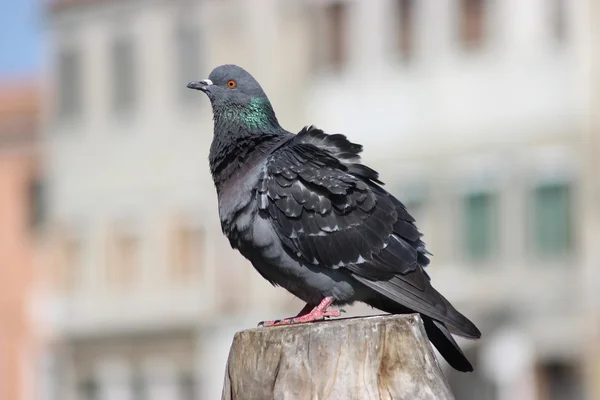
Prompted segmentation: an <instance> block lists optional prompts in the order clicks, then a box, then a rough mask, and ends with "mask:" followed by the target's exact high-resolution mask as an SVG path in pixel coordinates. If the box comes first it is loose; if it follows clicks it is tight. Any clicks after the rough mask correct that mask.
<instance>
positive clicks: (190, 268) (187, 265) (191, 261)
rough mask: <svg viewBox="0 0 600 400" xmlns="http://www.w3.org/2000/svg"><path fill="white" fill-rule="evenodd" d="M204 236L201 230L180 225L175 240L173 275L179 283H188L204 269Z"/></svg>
mask: <svg viewBox="0 0 600 400" xmlns="http://www.w3.org/2000/svg"><path fill="white" fill-rule="evenodd" d="M203 250H204V235H203V232H202V230H201V229H200V228H195V227H190V226H186V225H180V226H179V227H177V228H176V230H175V235H174V240H173V260H172V268H173V269H172V274H173V278H174V279H175V280H178V281H182V282H185V281H188V280H189V279H191V278H194V277H197V276H198V271H199V269H200V268H201V267H202V264H203V260H202V256H203V253H204V251H203Z"/></svg>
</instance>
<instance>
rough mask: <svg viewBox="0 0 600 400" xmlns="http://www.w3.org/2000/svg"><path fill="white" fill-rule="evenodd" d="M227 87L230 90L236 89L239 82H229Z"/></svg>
mask: <svg viewBox="0 0 600 400" xmlns="http://www.w3.org/2000/svg"><path fill="white" fill-rule="evenodd" d="M227 87H228V88H229V89H235V88H236V87H237V82H236V81H234V80H233V79H232V80H230V81H228V82H227Z"/></svg>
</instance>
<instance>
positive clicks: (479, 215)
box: [464, 193, 498, 260]
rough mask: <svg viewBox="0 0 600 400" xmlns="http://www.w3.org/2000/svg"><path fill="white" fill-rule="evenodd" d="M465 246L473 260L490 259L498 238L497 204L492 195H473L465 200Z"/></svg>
mask: <svg viewBox="0 0 600 400" xmlns="http://www.w3.org/2000/svg"><path fill="white" fill-rule="evenodd" d="M464 201H465V202H464V218H465V219H464V245H465V252H466V254H467V255H468V256H469V257H470V258H473V259H478V260H481V259H486V258H489V257H490V256H491V255H492V253H493V251H494V247H495V240H496V238H497V235H496V233H497V232H496V231H497V229H498V226H497V219H496V218H497V202H496V198H495V196H494V195H493V194H491V193H472V194H469V195H467V196H466V198H465V200H464Z"/></svg>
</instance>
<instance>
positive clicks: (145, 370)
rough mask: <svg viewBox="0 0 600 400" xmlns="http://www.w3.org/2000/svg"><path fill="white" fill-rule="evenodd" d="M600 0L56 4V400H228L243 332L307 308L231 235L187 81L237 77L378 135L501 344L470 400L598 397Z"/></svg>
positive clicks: (202, 115) (373, 151)
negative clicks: (593, 343) (235, 342)
mask: <svg viewBox="0 0 600 400" xmlns="http://www.w3.org/2000/svg"><path fill="white" fill-rule="evenodd" d="M592 3H593V2H591V1H590V2H588V1H581V2H567V1H560V0H554V1H541V0H536V1H529V2H522V1H517V0H510V1H502V2H500V1H491V0H463V1H455V2H450V1H444V2H441V3H440V2H437V1H433V0H420V1H415V0H381V1H377V2H373V1H365V0H347V1H333V0H332V1H329V0H328V1H316V0H306V1H274V0H247V1H239V0H238V1H235V0H230V1H218V2H217V1H175V2H171V1H161V0H131V1H127V2H99V1H77V0H75V1H58V2H55V3H54V4H53V6H52V7H51V9H50V11H49V17H48V18H49V21H48V22H49V24H48V30H49V38H50V40H49V43H50V47H49V57H48V59H49V60H50V65H49V66H48V67H49V68H48V72H49V77H50V80H51V82H52V83H53V90H52V91H51V92H50V94H49V97H48V98H46V99H45V102H44V104H45V108H44V138H43V144H44V149H45V163H46V164H45V165H46V167H47V174H46V175H47V176H46V179H47V187H48V190H47V191H48V195H47V197H48V224H47V225H48V229H47V235H46V240H47V249H48V254H49V255H48V260H50V261H49V262H48V269H49V271H51V275H52V276H53V279H52V282H53V287H52V290H50V291H49V292H48V293H47V294H46V298H45V301H44V302H43V306H42V305H40V309H41V314H42V315H44V316H46V317H45V318H47V320H46V324H47V325H48V326H51V327H52V329H51V330H50V331H51V333H50V334H49V337H48V342H49V344H50V346H49V347H48V349H49V350H48V356H47V359H48V362H47V365H48V366H47V369H46V370H45V371H46V372H45V373H46V376H47V377H48V379H47V381H48V382H50V383H49V386H47V389H46V390H45V392H46V394H47V396H48V398H49V399H55V398H60V399H79V398H81V399H95V398H99V399H107V398H110V399H113V398H118V399H121V398H122V399H142V398H161V399H163V398H170V399H188V398H190V399H191V398H215V397H217V396H218V395H219V392H220V387H221V383H222V376H223V367H224V364H225V358H226V354H227V350H228V347H229V344H230V341H231V337H232V334H233V332H235V331H236V330H237V329H241V328H244V327H250V326H253V324H255V323H256V322H257V321H259V320H261V319H267V318H271V317H272V316H273V314H275V315H276V316H285V315H286V314H289V313H292V312H295V311H297V310H296V308H299V307H300V306H301V304H300V303H299V302H298V301H296V300H294V299H292V298H291V296H290V295H288V294H286V293H284V292H283V291H282V290H281V289H273V288H270V286H269V285H268V284H267V283H265V282H264V281H263V280H262V278H260V276H259V275H258V274H256V273H255V272H254V271H253V270H252V268H251V267H250V266H249V264H248V263H247V262H246V261H244V260H243V259H242V258H241V256H239V255H238V254H237V253H234V252H232V251H231V250H229V245H228V243H227V242H226V240H225V238H223V237H222V235H221V233H220V227H219V224H218V219H217V212H216V196H215V194H214V190H213V187H212V182H211V180H210V176H209V174H208V165H207V161H206V157H207V154H208V147H209V144H210V140H211V132H212V120H211V115H210V107H209V105H208V101H207V100H206V99H204V98H203V96H201V95H199V94H198V93H195V92H193V91H189V90H186V89H185V85H186V83H187V82H188V81H190V80H196V79H201V78H205V77H206V75H208V73H209V72H210V70H212V68H213V67H214V66H216V65H219V64H223V63H236V64H239V65H242V66H244V67H245V68H246V69H248V70H249V71H251V72H252V73H253V74H254V75H255V77H256V78H257V79H258V80H259V81H260V82H261V83H262V85H263V87H264V89H265V91H266V92H267V93H268V94H269V97H270V99H271V101H272V103H273V104H274V107H275V109H276V111H277V113H278V118H279V120H280V122H281V123H282V125H284V126H285V127H286V128H288V129H290V130H292V131H298V130H300V128H302V126H303V125H306V124H311V123H312V124H316V125H317V126H319V127H320V128H323V129H325V130H326V131H328V132H332V133H333V132H341V133H344V134H346V135H347V136H349V137H350V138H351V140H353V141H355V142H360V143H362V144H363V145H364V146H365V153H364V158H365V160H366V161H367V162H368V163H369V164H370V165H372V166H374V167H375V168H376V169H378V170H379V171H380V172H381V175H382V179H383V180H384V182H386V183H387V187H388V188H389V190H390V191H391V192H392V193H394V194H395V195H397V196H398V197H399V198H400V199H401V200H402V201H403V202H405V203H406V204H407V206H408V208H409V210H410V211H411V212H412V213H413V214H414V215H415V217H416V218H417V221H418V225H419V227H420V229H421V231H422V232H423V233H424V234H425V237H424V239H425V241H426V243H427V244H428V247H429V248H430V250H431V251H432V252H433V253H434V254H435V256H434V257H433V260H432V265H431V267H430V269H429V273H430V274H431V275H432V278H433V280H434V284H435V286H436V287H438V288H439V289H440V291H441V292H442V293H444V294H445V295H446V296H447V297H448V298H449V299H450V300H451V301H452V302H453V303H455V304H456V306H457V307H458V308H459V309H461V310H464V312H465V313H466V314H467V315H469V316H470V317H472V319H473V320H474V321H475V322H476V323H477V324H478V325H479V326H480V327H481V329H482V331H483V332H484V339H483V340H481V341H480V342H476V343H473V342H464V343H463V342H461V345H462V346H465V349H467V353H468V354H469V357H470V358H472V359H473V360H474V362H475V364H476V369H477V372H476V373H474V374H470V375H458V374H454V373H453V372H452V371H448V376H449V379H450V381H451V383H452V385H453V387H454V388H455V391H456V392H457V398H461V399H482V398H489V399H513V398H519V399H554V398H556V399H562V398H582V396H584V393H585V392H586V390H587V393H588V395H590V393H592V390H593V389H590V387H592V386H593V385H589V382H591V381H592V380H593V379H592V378H593V376H594V375H593V372H590V371H593V368H592V367H591V366H593V365H594V360H593V359H592V358H590V356H589V352H588V351H587V347H586V345H585V343H584V342H583V341H582V340H581V338H582V337H587V336H586V335H587V334H588V333H589V329H588V328H589V324H588V322H587V321H589V320H590V318H592V319H593V320H597V316H596V314H595V311H594V310H595V309H597V308H595V306H594V304H595V302H596V300H594V296H592V295H590V293H592V292H593V291H594V289H595V288H598V280H597V275H596V274H594V273H593V266H594V265H597V263H598V260H599V258H598V252H597V251H594V239H593V234H592V232H594V229H596V231H597V228H593V226H597V225H594V224H598V210H597V207H598V205H597V204H595V203H593V202H592V201H590V200H589V199H590V198H592V197H591V195H590V194H589V193H590V191H593V189H591V188H592V187H593V186H594V185H593V183H592V182H593V181H594V179H597V178H595V177H594V174H593V165H595V164H594V163H593V160H594V158H595V154H597V153H593V150H591V149H593V146H590V145H589V143H590V142H592V141H593V138H595V135H597V132H596V129H597V128H595V127H594V126H592V125H590V124H589V122H588V121H589V120H590V116H591V115H593V114H594V111H593V110H594V108H593V105H592V103H591V101H590V98H591V92H590V87H591V86H592V84H593V82H594V79H596V76H597V75H598V73H594V71H595V70H594V68H593V66H594V65H595V64H594V62H593V61H592V58H593V55H592V48H593V46H592V45H591V40H592V39H591V38H590V37H589V32H590V29H589V27H590V25H593V23H592V20H591V19H590V17H589V16H590V15H591V13H590V9H591V4H592ZM597 70H598V71H600V69H597ZM596 185H597V183H596ZM584 304H587V305H588V306H584ZM353 312H354V313H366V312H369V313H370V312H372V311H371V310H369V309H366V308H361V307H358V308H356V309H354V311H353ZM585 371H588V372H589V373H588V374H586V373H585ZM44 387H46V386H44ZM590 396H591V395H590ZM590 398H593V397H590Z"/></svg>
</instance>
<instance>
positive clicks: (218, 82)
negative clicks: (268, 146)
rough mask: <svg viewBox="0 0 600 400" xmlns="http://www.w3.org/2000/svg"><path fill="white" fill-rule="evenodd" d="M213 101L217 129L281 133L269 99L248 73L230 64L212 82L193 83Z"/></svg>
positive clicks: (211, 77)
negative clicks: (236, 128)
mask: <svg viewBox="0 0 600 400" xmlns="http://www.w3.org/2000/svg"><path fill="white" fill-rule="evenodd" d="M187 87H188V88H190V89H196V90H200V91H202V92H204V93H206V95H208V98H209V99H210V102H211V104H212V108H213V114H214V116H215V128H216V130H217V128H219V127H221V128H222V127H223V125H228V126H230V127H231V126H235V125H237V126H239V127H240V128H242V129H243V130H245V131H256V132H258V131H265V130H266V131H269V130H278V129H279V123H278V122H277V118H276V117H275V112H274V111H273V108H272V107H271V103H270V102H269V99H268V98H267V95H266V94H265V92H264V91H263V89H262V87H261V86H260V85H259V83H258V82H257V81H256V79H254V77H253V76H252V75H250V74H249V73H248V72H247V71H246V70H244V69H243V68H241V67H238V66H237V65H232V64H226V65H221V66H219V67H217V68H215V69H214V70H213V71H212V72H211V73H210V75H209V76H208V79H204V80H201V81H194V82H190V83H189V84H188V85H187Z"/></svg>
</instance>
